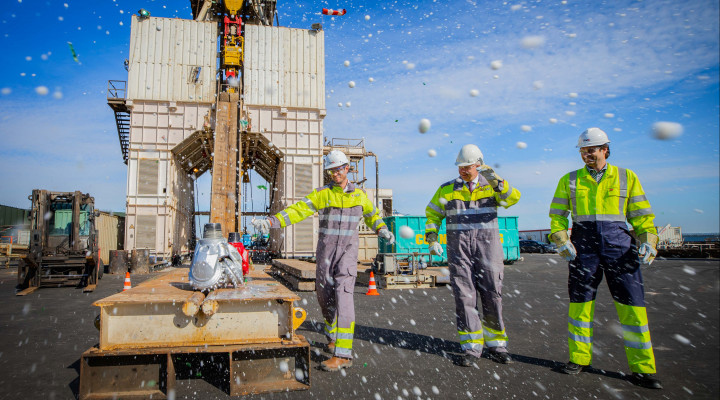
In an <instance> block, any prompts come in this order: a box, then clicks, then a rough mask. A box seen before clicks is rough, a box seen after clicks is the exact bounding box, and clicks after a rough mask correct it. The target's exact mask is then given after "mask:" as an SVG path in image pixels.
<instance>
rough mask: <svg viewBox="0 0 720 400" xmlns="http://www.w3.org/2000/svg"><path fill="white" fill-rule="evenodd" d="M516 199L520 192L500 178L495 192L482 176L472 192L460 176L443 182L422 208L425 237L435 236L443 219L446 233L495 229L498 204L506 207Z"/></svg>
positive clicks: (515, 201)
mask: <svg viewBox="0 0 720 400" xmlns="http://www.w3.org/2000/svg"><path fill="white" fill-rule="evenodd" d="M518 200H520V191H519V190H517V189H515V188H514V187H512V186H510V184H509V183H508V182H507V181H502V182H501V183H500V184H499V185H498V190H497V191H496V190H495V189H493V188H492V186H490V184H489V183H488V181H487V180H485V178H483V177H482V175H481V176H480V177H479V179H478V183H477V185H476V187H475V190H473V192H472V193H470V189H469V188H468V186H467V182H465V181H463V180H462V179H461V178H457V179H455V180H452V181H449V182H446V183H443V184H442V185H440V188H439V189H438V190H437V191H436V192H435V195H434V196H433V198H432V199H431V200H430V203H428V205H427V207H426V208H425V215H426V216H427V224H426V225H425V236H426V237H428V234H430V235H432V234H435V235H437V232H438V229H440V225H441V224H442V220H443V219H445V218H447V221H445V222H446V225H447V230H448V231H449V232H450V231H464V230H477V229H495V230H497V227H498V225H497V207H498V205H500V206H503V207H505V208H508V207H510V206H512V205H513V204H515V203H517V202H518Z"/></svg>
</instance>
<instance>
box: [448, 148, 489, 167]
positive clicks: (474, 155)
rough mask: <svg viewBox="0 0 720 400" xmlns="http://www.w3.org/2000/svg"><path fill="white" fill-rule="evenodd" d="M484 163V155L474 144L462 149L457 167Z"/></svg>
mask: <svg viewBox="0 0 720 400" xmlns="http://www.w3.org/2000/svg"><path fill="white" fill-rule="evenodd" d="M478 163H480V164H482V163H483V154H482V151H480V148H478V147H477V146H475V145H474V144H466V145H465V146H463V147H462V149H460V152H459V153H458V156H457V160H455V165H456V166H458V167H467V166H468V165H473V164H478Z"/></svg>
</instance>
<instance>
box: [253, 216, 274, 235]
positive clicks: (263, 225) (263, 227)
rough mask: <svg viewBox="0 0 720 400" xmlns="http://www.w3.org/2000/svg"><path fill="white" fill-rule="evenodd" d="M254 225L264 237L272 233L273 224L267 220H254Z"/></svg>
mask: <svg viewBox="0 0 720 400" xmlns="http://www.w3.org/2000/svg"><path fill="white" fill-rule="evenodd" d="M251 223H252V225H253V226H254V227H255V230H256V231H258V232H260V234H262V235H267V234H268V233H270V227H271V226H272V222H270V220H269V219H267V218H262V219H255V218H253V219H252V221H251Z"/></svg>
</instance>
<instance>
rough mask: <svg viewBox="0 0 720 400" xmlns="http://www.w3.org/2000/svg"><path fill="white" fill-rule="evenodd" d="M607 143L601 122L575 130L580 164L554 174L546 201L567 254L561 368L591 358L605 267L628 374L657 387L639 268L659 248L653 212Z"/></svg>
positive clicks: (578, 366)
mask: <svg viewBox="0 0 720 400" xmlns="http://www.w3.org/2000/svg"><path fill="white" fill-rule="evenodd" d="M609 143H610V140H609V139H608V137H607V134H606V133H605V132H603V131H602V130H600V129H599V128H590V129H588V130H586V131H585V132H583V133H582V134H581V135H580V138H579V140H578V145H577V147H578V148H579V149H580V155H581V157H582V159H583V161H584V162H585V167H583V168H581V169H579V170H577V171H572V172H570V173H569V174H566V175H565V176H563V177H562V178H561V179H560V182H559V183H558V186H557V189H556V190H555V196H554V197H553V200H552V203H551V204H550V230H551V234H550V239H551V240H553V242H555V244H557V246H558V250H559V252H560V255H561V256H563V257H565V259H567V260H568V261H570V264H569V270H570V274H569V278H568V289H569V292H570V309H569V318H568V345H569V348H570V361H569V362H568V363H567V364H565V366H563V367H562V372H564V373H566V374H572V375H574V374H577V373H580V372H581V371H582V370H583V369H584V368H586V367H588V366H589V365H590V364H591V361H592V340H593V315H594V312H595V296H596V295H597V288H598V285H600V282H601V281H602V279H603V274H604V275H605V277H606V279H607V284H608V287H609V288H610V293H611V294H612V296H613V299H614V300H615V309H616V310H617V313H618V316H619V318H620V324H621V325H622V330H623V337H624V340H625V354H626V355H627V359H628V364H629V365H630V370H631V371H632V372H633V375H632V377H631V381H632V382H633V383H634V384H636V385H639V386H643V387H647V388H652V389H662V385H661V383H660V381H659V380H658V379H657V377H656V376H655V373H656V371H655V356H654V354H653V349H652V344H651V342H650V330H649V328H648V319H647V312H646V309H645V299H644V296H645V293H644V289H643V280H642V275H641V273H640V263H641V261H642V263H643V264H650V263H651V262H652V261H653V259H654V258H655V255H656V254H657V251H656V250H655V248H656V246H657V242H658V236H657V230H656V229H655V225H654V219H655V215H654V214H653V212H652V209H651V208H650V203H649V202H648V200H647V197H645V192H643V188H642V186H641V185H640V180H639V179H638V177H637V175H635V173H634V172H633V171H631V170H629V169H625V168H620V167H616V166H614V165H610V164H608V163H607V162H606V159H607V158H608V157H609V156H610V147H609ZM571 214H572V220H573V225H572V237H570V238H569V237H568V216H570V215H571ZM626 220H627V222H628V223H630V225H632V227H633V229H634V231H635V235H636V236H637V240H636V239H635V238H634V237H633V235H632V234H631V233H630V232H629V230H628V227H627V224H626V222H625V221H626ZM638 242H639V243H638Z"/></svg>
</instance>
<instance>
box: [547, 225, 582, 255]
mask: <svg viewBox="0 0 720 400" xmlns="http://www.w3.org/2000/svg"><path fill="white" fill-rule="evenodd" d="M550 240H552V241H553V243H555V245H556V246H557V248H558V253H559V254H560V256H561V257H563V258H565V259H566V260H568V261H572V260H574V259H575V257H577V250H575V246H573V244H572V242H571V241H570V237H569V236H568V233H567V231H557V232H555V233H553V234H552V235H550Z"/></svg>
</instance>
